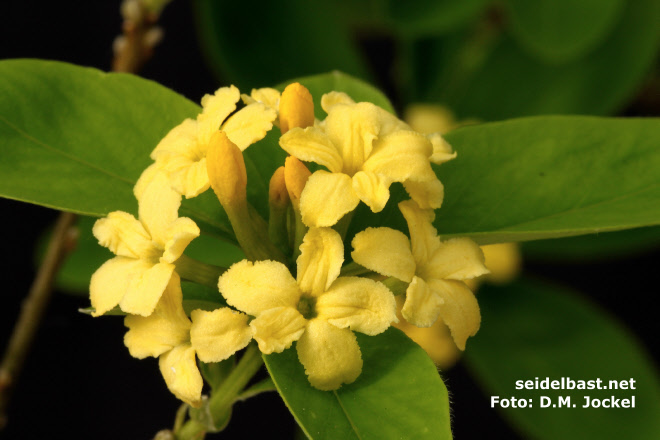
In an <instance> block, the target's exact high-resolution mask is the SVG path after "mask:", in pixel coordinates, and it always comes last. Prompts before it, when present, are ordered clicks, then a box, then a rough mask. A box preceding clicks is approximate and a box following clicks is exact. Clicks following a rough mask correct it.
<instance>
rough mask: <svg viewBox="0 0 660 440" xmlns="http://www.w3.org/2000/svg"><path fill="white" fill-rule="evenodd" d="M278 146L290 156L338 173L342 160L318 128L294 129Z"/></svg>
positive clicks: (328, 139) (284, 136)
mask: <svg viewBox="0 0 660 440" xmlns="http://www.w3.org/2000/svg"><path fill="white" fill-rule="evenodd" d="M280 146H281V147H282V149H283V150H284V151H286V152H287V153H289V154H290V155H292V156H294V157H297V158H298V159H300V160H302V161H305V162H315V163H317V164H319V165H323V166H324V167H326V168H328V170H330V172H333V173H339V172H341V170H342V165H343V160H342V158H341V155H340V154H339V152H338V151H337V148H336V147H335V146H334V144H333V143H332V142H331V141H330V138H329V137H328V136H327V135H326V134H325V133H324V132H323V131H322V130H320V129H319V128H318V127H307V128H304V129H303V128H300V127H295V128H292V129H291V130H289V131H287V132H286V133H285V134H284V135H283V136H282V137H281V138H280Z"/></svg>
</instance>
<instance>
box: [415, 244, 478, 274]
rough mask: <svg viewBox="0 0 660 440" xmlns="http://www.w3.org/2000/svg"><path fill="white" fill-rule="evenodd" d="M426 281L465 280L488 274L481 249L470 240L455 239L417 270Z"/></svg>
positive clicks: (441, 246)
mask: <svg viewBox="0 0 660 440" xmlns="http://www.w3.org/2000/svg"><path fill="white" fill-rule="evenodd" d="M417 273H418V274H419V275H420V276H421V277H422V278H424V279H425V280H430V279H432V278H433V279H450V280H465V279H470V278H475V277H478V276H480V275H483V274H486V273H488V269H486V266H485V265H484V254H483V252H482V251H481V248H480V247H479V246H478V245H477V243H475V242H474V241H472V240H470V239H469V238H453V239H451V240H447V241H442V242H440V246H439V247H438V248H437V250H436V251H435V253H434V254H433V255H432V256H431V258H430V259H429V260H428V262H427V263H426V264H423V265H421V266H419V267H418V268H417Z"/></svg>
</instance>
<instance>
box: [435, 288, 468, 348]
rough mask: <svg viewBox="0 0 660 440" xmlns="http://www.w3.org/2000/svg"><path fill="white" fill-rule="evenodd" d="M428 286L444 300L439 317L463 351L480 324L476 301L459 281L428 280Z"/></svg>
mask: <svg viewBox="0 0 660 440" xmlns="http://www.w3.org/2000/svg"><path fill="white" fill-rule="evenodd" d="M429 286H430V287H431V289H433V291H434V293H435V294H436V295H437V296H439V297H440V298H442V299H443V300H444V304H443V305H442V307H441V308H440V317H441V318H442V320H443V321H444V322H445V324H447V327H449V330H451V335H452V337H453V338H454V342H456V346H457V347H458V348H460V349H461V350H465V343H466V341H467V338H469V337H470V336H474V335H476V334H477V331H478V330H479V326H480V324H481V312H480V311H479V304H478V303H477V299H476V298H475V297H474V294H473V293H472V291H471V290H470V289H469V288H468V286H466V285H465V283H462V282H460V281H445V280H430V281H429Z"/></svg>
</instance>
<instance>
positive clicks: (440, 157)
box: [426, 133, 456, 165]
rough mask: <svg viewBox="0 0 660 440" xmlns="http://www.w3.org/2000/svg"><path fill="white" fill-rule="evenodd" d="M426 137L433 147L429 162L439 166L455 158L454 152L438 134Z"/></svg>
mask: <svg viewBox="0 0 660 440" xmlns="http://www.w3.org/2000/svg"><path fill="white" fill-rule="evenodd" d="M426 137H427V138H428V140H429V141H431V144H432V145H433V154H432V155H431V157H430V160H431V162H433V163H434V164H436V165H440V164H443V163H445V162H448V161H450V160H452V159H455V158H456V152H455V151H453V150H452V148H451V145H449V143H448V142H447V141H446V140H445V139H444V138H443V137H442V135H440V133H433V134H429V135H428V136H426Z"/></svg>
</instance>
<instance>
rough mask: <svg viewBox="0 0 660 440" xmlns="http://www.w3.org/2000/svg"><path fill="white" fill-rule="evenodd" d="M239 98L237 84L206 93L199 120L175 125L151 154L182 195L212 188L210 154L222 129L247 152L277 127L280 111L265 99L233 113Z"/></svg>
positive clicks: (191, 194)
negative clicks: (210, 148)
mask: <svg viewBox="0 0 660 440" xmlns="http://www.w3.org/2000/svg"><path fill="white" fill-rule="evenodd" d="M239 99H240V94H239V91H238V89H237V88H236V87H234V86H231V87H223V88H220V89H218V90H217V91H216V92H215V94H214V95H206V96H204V97H203V98H202V108H203V110H202V113H200V114H199V115H198V116H197V119H186V120H185V121H183V122H182V123H181V124H180V125H178V126H176V127H174V128H173V129H172V130H171V131H170V132H169V133H168V134H167V135H166V136H165V137H164V138H163V140H161V141H160V143H159V144H158V145H157V146H156V148H155V149H154V151H153V152H152V153H151V158H152V159H153V160H155V161H156V165H157V166H158V167H159V168H161V169H163V170H165V171H166V172H167V173H168V175H169V178H170V185H171V186H172V188H174V189H175V190H176V191H177V192H179V194H183V195H185V196H186V197H187V198H191V197H195V196H197V195H199V194H201V193H202V192H204V191H206V190H207V189H208V188H209V186H210V183H209V177H208V174H207V170H206V153H207V151H208V148H209V143H210V142H211V138H212V136H213V134H214V133H216V132H217V131H218V130H220V129H221V130H222V131H224V132H225V133H226V134H227V137H229V139H230V140H231V141H232V142H233V143H234V144H236V145H237V146H238V148H240V149H241V151H244V150H245V149H246V148H247V147H248V146H250V145H251V144H253V143H255V142H257V141H259V140H261V139H263V138H264V136H266V133H267V132H268V131H269V130H270V129H271V128H272V127H273V120H274V119H275V118H276V117H277V112H276V111H275V110H274V109H272V108H270V107H268V106H267V105H266V104H264V103H262V102H257V101H255V102H252V103H250V104H248V105H247V106H246V107H244V108H242V109H241V110H239V111H237V112H236V113H234V114H233V115H232V112H234V110H236V103H237V102H238V100H239ZM229 115H231V116H229Z"/></svg>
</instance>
